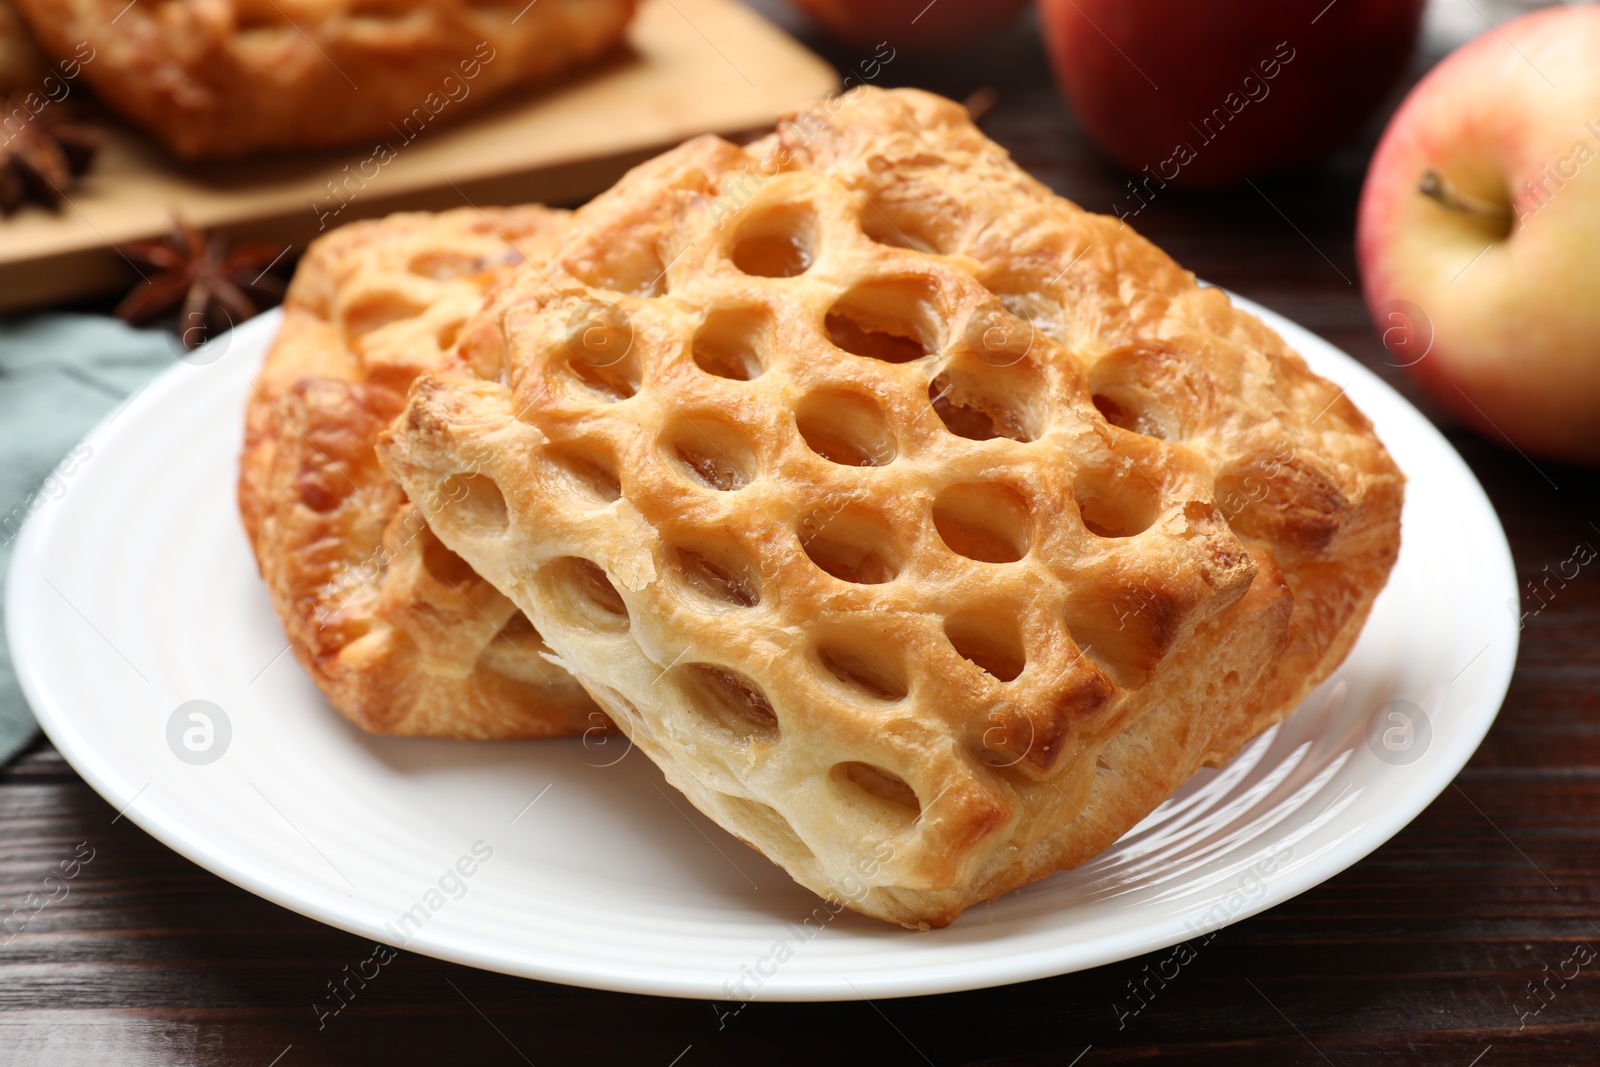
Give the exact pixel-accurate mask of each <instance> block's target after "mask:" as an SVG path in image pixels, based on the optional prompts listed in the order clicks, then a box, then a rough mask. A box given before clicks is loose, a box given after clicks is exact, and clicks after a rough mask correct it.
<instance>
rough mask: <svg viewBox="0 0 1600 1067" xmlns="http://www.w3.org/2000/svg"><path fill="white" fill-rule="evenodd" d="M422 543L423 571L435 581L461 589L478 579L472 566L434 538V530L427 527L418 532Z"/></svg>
mask: <svg viewBox="0 0 1600 1067" xmlns="http://www.w3.org/2000/svg"><path fill="white" fill-rule="evenodd" d="M418 537H419V539H420V540H421V541H422V569H423V570H425V571H427V572H428V575H429V576H430V577H431V578H433V580H434V581H436V582H439V583H441V584H442V585H448V586H452V587H459V586H460V585H461V584H462V583H463V582H469V581H472V580H473V579H475V578H477V577H478V573H477V572H476V571H474V570H473V569H472V565H471V564H470V563H468V562H467V561H466V560H464V559H462V558H461V557H460V556H458V555H456V554H455V553H454V552H452V551H450V550H449V549H448V548H446V547H445V545H444V542H443V541H441V540H439V538H438V537H436V536H434V533H433V531H432V530H430V529H428V528H427V527H426V526H424V527H422V529H421V530H419V531H418Z"/></svg>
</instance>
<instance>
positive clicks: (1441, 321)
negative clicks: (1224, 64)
mask: <svg viewBox="0 0 1600 1067" xmlns="http://www.w3.org/2000/svg"><path fill="white" fill-rule="evenodd" d="M1597 159H1600V8H1593V7H1562V8H1551V9H1548V10H1545V11H1541V12H1538V13H1536V14H1532V15H1528V16H1525V17H1523V18H1520V19H1518V20H1517V21H1515V22H1512V23H1510V24H1508V25H1506V26H1503V27H1501V28H1500V29H1499V30H1492V31H1490V32H1488V33H1485V34H1484V35H1483V36H1482V37H1479V38H1478V39H1477V40H1475V41H1473V42H1472V43H1470V44H1468V45H1466V46H1464V47H1462V48H1461V49H1459V50H1458V51H1456V52H1454V53H1453V54H1451V55H1450V56H1449V57H1448V58H1446V59H1445V60H1444V62H1442V63H1440V64H1439V65H1438V66H1437V67H1435V68H1434V69H1433V70H1432V71H1430V72H1429V73H1428V76H1427V77H1426V78H1424V79H1423V80H1422V81H1421V82H1420V83H1419V84H1418V85H1417V87H1416V88H1415V89H1414V90H1412V92H1411V95H1410V96H1408V97H1407V98H1406V100H1405V102H1404V103H1403V104H1402V105H1401V106H1400V110H1399V111H1398V112H1396V113H1395V116H1394V118H1393V119H1392V120H1391V121H1390V123H1389V128H1388V129H1387V130H1386V131H1385V132H1384V135H1383V140H1382V141H1381V142H1380V143H1379V145H1378V151H1377V154H1376V155H1374V156H1373V159H1372V166H1371V167H1370V169H1368V171H1367V181H1366V186H1365V187H1364V188H1363V190H1362V193H1361V213H1360V219H1359V222H1358V224H1357V234H1356V244H1357V254H1358V256H1359V258H1360V262H1361V274H1362V281H1363V284H1364V287H1365V289H1366V295H1367V303H1368V306H1369V307H1370V308H1371V309H1372V312H1373V317H1374V320H1375V321H1376V322H1377V325H1378V328H1379V330H1380V331H1384V332H1385V336H1386V341H1387V342H1388V344H1389V346H1390V349H1391V352H1392V353H1393V357H1394V361H1395V362H1396V363H1399V364H1401V365H1404V366H1406V367H1407V369H1408V370H1409V372H1410V373H1411V374H1412V375H1413V376H1414V377H1415V378H1416V380H1417V381H1418V382H1419V383H1420V384H1421V385H1422V386H1423V387H1424V388H1426V389H1427V390H1428V391H1429V392H1430V393H1431V394H1432V395H1433V396H1434V397H1435V398H1437V399H1438V400H1439V402H1440V403H1442V404H1444V405H1445V406H1446V407H1447V408H1449V409H1450V410H1451V411H1453V412H1455V413H1456V414H1457V415H1459V416H1460V417H1461V418H1462V419H1464V420H1466V421H1467V422H1468V423H1470V424H1471V425H1473V426H1475V427H1478V428H1479V429H1480V430H1482V431H1484V432H1485V433H1487V434H1489V435H1491V436H1494V437H1496V438H1500V439H1504V440H1509V441H1511V442H1512V443H1513V444H1515V445H1516V446H1517V447H1518V448H1520V449H1523V450H1525V451H1526V452H1529V453H1533V454H1537V455H1544V456H1551V457H1556V458H1562V459H1569V460H1575V461H1578V462H1586V463H1594V462H1600V161H1597Z"/></svg>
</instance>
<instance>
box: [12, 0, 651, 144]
mask: <svg viewBox="0 0 1600 1067" xmlns="http://www.w3.org/2000/svg"><path fill="white" fill-rule="evenodd" d="M15 3H16V4H17V6H18V8H19V9H20V10H21V12H22V14H23V16H24V17H25V18H26V20H27V21H28V23H29V24H30V25H31V26H32V28H33V30H34V33H35V35H36V36H37V37H38V39H39V41H40V43H41V44H42V45H43V46H44V48H45V50H46V51H47V52H49V53H51V54H52V55H54V56H55V57H56V58H58V59H63V58H65V57H67V56H69V55H71V54H73V52H74V50H75V49H77V48H79V47H80V46H81V45H82V44H83V43H84V42H88V44H89V45H91V46H92V47H93V48H94V49H95V51H96V53H97V54H96V56H95V59H94V61H93V62H92V63H88V64H85V66H84V77H85V80H87V81H88V82H89V83H90V84H91V85H92V86H93V87H94V89H95V90H96V92H98V93H99V95H100V97H101V99H103V100H104V101H105V102H106V103H107V104H109V105H111V106H112V107H113V108H115V109H116V110H118V111H119V112H121V113H122V114H123V115H124V116H125V117H127V118H128V119H129V120H130V121H132V122H133V123H135V124H136V125H138V126H140V127H142V128H143V129H145V130H146V131H148V132H149V133H151V134H152V135H154V136H155V137H156V138H157V139H158V140H160V141H161V142H162V143H163V144H164V145H166V146H167V148H168V149H170V150H171V151H172V152H173V153H174V154H175V155H178V156H180V157H182V158H184V159H217V158H225V157H234V156H242V155H247V154H249V153H252V152H258V151H261V150H263V149H271V148H304V147H312V146H318V145H335V144H343V143H348V142H352V141H360V140H364V139H367V138H377V139H379V140H381V141H382V142H384V143H385V144H386V145H388V146H389V147H390V150H391V151H398V150H399V149H400V148H401V147H402V146H403V145H404V144H405V143H407V142H409V141H410V140H414V139H415V138H416V137H417V136H419V135H420V134H421V133H422V132H423V131H424V130H425V129H426V128H427V127H429V126H431V125H433V124H435V123H436V122H443V121H451V120H454V119H456V118H459V117H460V116H461V115H463V114H465V113H466V112H468V111H469V110H472V109H475V108H477V107H479V106H480V105H482V104H483V103H485V102H487V101H488V100H489V99H491V98H492V97H494V96H496V95H497V94H500V93H502V92H504V91H505V90H506V89H509V88H511V87H513V86H518V85H527V84H530V83H533V82H538V81H543V80H545V79H548V78H550V77H552V76H553V75H555V74H557V73H559V72H561V71H564V70H566V69H568V68H570V67H573V66H575V65H577V64H579V63H581V62H583V61H586V60H589V59H592V58H594V57H595V56H597V55H599V54H600V53H602V52H604V51H605V50H606V49H608V48H610V47H611V46H612V45H614V44H615V43H616V42H617V41H618V40H619V39H620V38H621V37H622V34H623V32H624V31H625V30H626V28H627V25H628V22H629V20H630V19H631V18H632V17H633V11H634V6H635V0H538V2H537V3H528V2H527V0H432V2H426V0H155V2H146V3H138V4H128V3H127V2H126V0H15Z"/></svg>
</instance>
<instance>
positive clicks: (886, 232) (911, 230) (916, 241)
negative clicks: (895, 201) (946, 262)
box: [861, 201, 944, 255]
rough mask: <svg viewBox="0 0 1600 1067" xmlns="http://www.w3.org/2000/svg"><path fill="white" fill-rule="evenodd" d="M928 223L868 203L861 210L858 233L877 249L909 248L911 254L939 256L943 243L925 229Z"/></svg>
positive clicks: (918, 216) (904, 212)
mask: <svg viewBox="0 0 1600 1067" xmlns="http://www.w3.org/2000/svg"><path fill="white" fill-rule="evenodd" d="M928 222H929V220H928V219H926V218H924V217H923V215H922V214H921V213H914V212H911V211H907V210H904V209H902V208H896V207H894V206H892V205H891V206H884V205H880V204H874V203H872V202H871V201H868V202H867V204H866V205H865V206H864V207H863V208H862V209H861V232H862V233H864V234H866V235H867V237H868V238H870V239H871V240H873V241H876V242H877V243H878V244H880V245H889V246H890V247H891V248H909V249H911V250H912V251H914V252H923V253H926V254H928V255H939V254H941V253H942V252H943V251H944V247H943V245H944V242H943V241H942V240H940V239H939V237H938V236H937V235H936V234H935V233H934V232H933V230H932V229H931V228H930V227H929V226H928V225H927V223H928Z"/></svg>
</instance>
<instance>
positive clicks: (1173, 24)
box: [1039, 0, 1424, 214]
mask: <svg viewBox="0 0 1600 1067" xmlns="http://www.w3.org/2000/svg"><path fill="white" fill-rule="evenodd" d="M1039 6H1040V11H1041V13H1042V14H1043V16H1044V29H1045V41H1046V43H1047V44H1048V45H1049V48H1050V56H1051V59H1052V60H1053V61H1054V63H1055V69H1056V76H1057V78H1058V79H1059V80H1060V82H1061V85H1062V88H1063V89H1065V91H1066V93H1067V96H1068V97H1069V98H1070V99H1071V101H1072V106H1073V108H1074V109H1075V110H1076V111H1077V113H1078V117H1079V118H1080V119H1082V121H1083V124H1084V126H1085V127H1086V128H1087V129H1088V131H1089V133H1090V135H1091V136H1093V137H1094V139H1095V140H1096V141H1097V142H1099V144H1100V147H1101V148H1103V149H1104V150H1105V152H1106V154H1108V155H1109V156H1111V158H1112V159H1114V160H1116V161H1117V162H1118V163H1120V164H1122V166H1124V167H1126V168H1127V169H1128V170H1130V171H1132V172H1134V173H1135V174H1137V175H1151V176H1153V177H1152V178H1147V179H1146V180H1147V181H1150V183H1151V184H1150V186H1149V190H1148V191H1155V190H1156V189H1158V188H1160V187H1161V184H1162V183H1170V184H1172V185H1174V186H1178V187H1187V188H1202V187H1215V186H1221V185H1227V184H1230V183H1233V182H1237V181H1239V180H1241V179H1243V178H1246V177H1249V176H1251V175H1254V174H1258V173H1261V172H1263V171H1271V170H1280V169H1284V168H1289V167H1296V166H1302V165H1304V164H1307V163H1311V162H1313V161H1315V160H1316V159H1317V158H1319V157H1320V156H1322V155H1323V154H1325V153H1326V152H1328V151H1329V150H1331V149H1333V148H1336V147H1337V146H1338V145H1339V143H1340V142H1341V141H1343V140H1344V139H1345V138H1346V137H1347V136H1349V135H1350V133H1352V132H1353V131H1354V130H1355V128H1356V127H1357V126H1358V125H1360V123H1361V120H1362V119H1364V118H1366V117H1367V116H1368V115H1369V114H1371V112H1372V109H1373V108H1374V107H1375V106H1376V105H1377V104H1378V103H1379V102H1380V101H1381V100H1382V99H1383V97H1384V94H1385V93H1387V92H1388V91H1389V88H1390V87H1391V86H1392V85H1393V84H1394V80H1395V78H1396V76H1398V75H1399V73H1400V71H1401V69H1402V68H1403V67H1404V65H1405V61H1406V57H1407V56H1409V55H1410V53H1411V47H1412V44H1413V43H1414V42H1415V40H1416V35H1417V25H1418V23H1419V21H1420V20H1421V17H1422V9H1423V6H1424V0H1336V2H1334V3H1329V2H1328V0H1211V2H1209V3H1199V2H1197V0H1140V2H1138V3H1132V2H1130V0H1041V2H1040V5H1039ZM1146 168H1148V170H1146ZM1132 206H1135V207H1136V206H1137V205H1136V204H1134V205H1132ZM1119 214H1122V212H1119Z"/></svg>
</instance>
